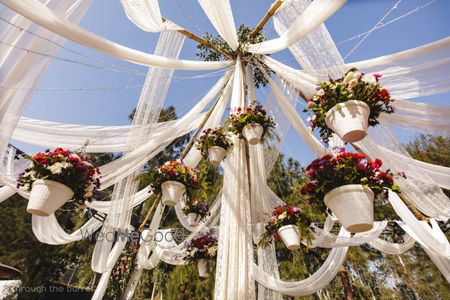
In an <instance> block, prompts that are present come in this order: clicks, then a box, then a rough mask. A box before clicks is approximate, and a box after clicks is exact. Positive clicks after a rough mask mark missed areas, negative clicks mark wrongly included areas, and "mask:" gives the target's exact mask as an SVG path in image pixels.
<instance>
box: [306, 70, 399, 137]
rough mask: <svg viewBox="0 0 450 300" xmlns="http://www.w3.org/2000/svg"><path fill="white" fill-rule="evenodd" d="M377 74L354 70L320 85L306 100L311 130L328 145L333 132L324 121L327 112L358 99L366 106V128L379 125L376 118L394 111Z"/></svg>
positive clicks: (386, 91)
mask: <svg viewBox="0 0 450 300" xmlns="http://www.w3.org/2000/svg"><path fill="white" fill-rule="evenodd" d="M380 78H381V75H380V74H363V73H361V72H359V71H358V70H357V69H356V68H352V69H350V70H349V71H348V72H347V73H346V74H345V76H344V77H343V78H340V79H336V80H333V79H331V78H330V81H327V82H320V83H319V84H318V87H317V88H316V92H315V93H314V95H313V96H312V97H311V98H309V99H308V100H307V104H308V107H307V108H306V109H304V110H303V111H304V112H309V113H310V114H311V115H310V116H309V117H308V121H309V122H310V124H311V128H312V129H314V128H319V132H320V137H321V138H322V140H323V141H324V142H326V143H327V142H328V140H329V138H330V137H331V135H332V134H333V131H332V130H331V129H330V128H329V127H328V126H327V124H326V122H325V120H326V115H327V112H328V111H329V110H330V109H332V108H333V107H334V106H336V105H338V104H339V103H344V102H346V101H349V100H358V101H361V102H364V103H365V104H367V105H368V107H369V109H370V115H369V120H368V125H369V126H376V125H377V124H379V122H378V118H379V116H380V114H381V113H382V112H384V113H387V114H391V113H393V112H394V107H393V106H392V102H393V101H394V99H392V98H391V96H390V94H389V92H388V90H386V89H384V88H382V87H381V85H380V84H379V83H378V80H379V79H380Z"/></svg>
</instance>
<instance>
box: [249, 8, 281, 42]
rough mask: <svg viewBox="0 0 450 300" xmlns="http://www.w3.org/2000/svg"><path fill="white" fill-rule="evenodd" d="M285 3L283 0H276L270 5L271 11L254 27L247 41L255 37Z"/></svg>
mask: <svg viewBox="0 0 450 300" xmlns="http://www.w3.org/2000/svg"><path fill="white" fill-rule="evenodd" d="M281 4H283V0H276V1H275V2H274V3H272V5H271V6H270V9H269V11H268V12H267V13H266V14H265V16H264V17H263V18H262V19H261V21H259V23H258V25H256V27H255V28H254V29H253V31H252V32H251V33H250V35H249V36H248V38H247V41H249V40H250V39H251V38H253V37H255V36H256V35H257V34H258V32H260V31H261V29H263V27H264V25H266V23H267V21H269V19H270V18H271V17H272V16H273V15H274V14H275V12H276V11H277V9H278V8H279V7H280V6H281Z"/></svg>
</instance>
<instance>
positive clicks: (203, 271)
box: [197, 258, 209, 278]
mask: <svg viewBox="0 0 450 300" xmlns="http://www.w3.org/2000/svg"><path fill="white" fill-rule="evenodd" d="M197 268H198V276H199V277H200V278H208V277H209V272H208V261H207V260H206V259H204V258H201V259H199V260H198V262H197Z"/></svg>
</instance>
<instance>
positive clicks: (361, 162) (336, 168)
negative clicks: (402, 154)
mask: <svg viewBox="0 0 450 300" xmlns="http://www.w3.org/2000/svg"><path fill="white" fill-rule="evenodd" d="M381 165H382V161H381V160H380V159H376V160H375V161H371V160H369V159H367V158H366V157H365V156H364V155H363V154H360V153H352V152H346V151H345V150H341V152H340V153H339V154H338V155H337V156H333V155H331V154H327V155H325V156H323V157H321V158H318V159H315V160H314V161H313V162H311V164H310V165H309V166H308V167H306V174H305V175H306V177H307V179H308V181H307V183H306V185H305V186H303V188H302V190H301V193H302V194H303V195H306V196H308V197H309V198H310V199H323V198H324V197H325V195H326V194H327V193H328V192H330V191H331V190H333V189H334V188H337V187H340V186H344V185H348V184H361V185H362V186H364V187H369V188H370V189H371V190H372V191H373V193H374V195H375V196H377V195H379V194H381V193H382V192H387V190H388V189H391V190H392V191H394V192H399V191H400V189H399V187H398V186H396V185H394V180H393V174H392V173H390V172H389V170H387V171H386V172H383V171H381V170H380V167H381Z"/></svg>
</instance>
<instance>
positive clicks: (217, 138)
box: [196, 127, 233, 158]
mask: <svg viewBox="0 0 450 300" xmlns="http://www.w3.org/2000/svg"><path fill="white" fill-rule="evenodd" d="M213 146H216V147H221V148H223V149H224V150H225V151H227V150H228V149H229V148H230V147H231V146H233V142H231V139H230V137H229V135H228V134H227V133H226V132H225V131H224V130H223V128H222V127H216V128H208V129H205V130H203V132H202V134H201V135H200V137H199V138H198V139H197V144H196V148H197V149H198V150H200V152H201V153H202V156H203V157H205V158H206V157H207V156H208V150H209V149H210V148H211V147H213Z"/></svg>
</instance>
